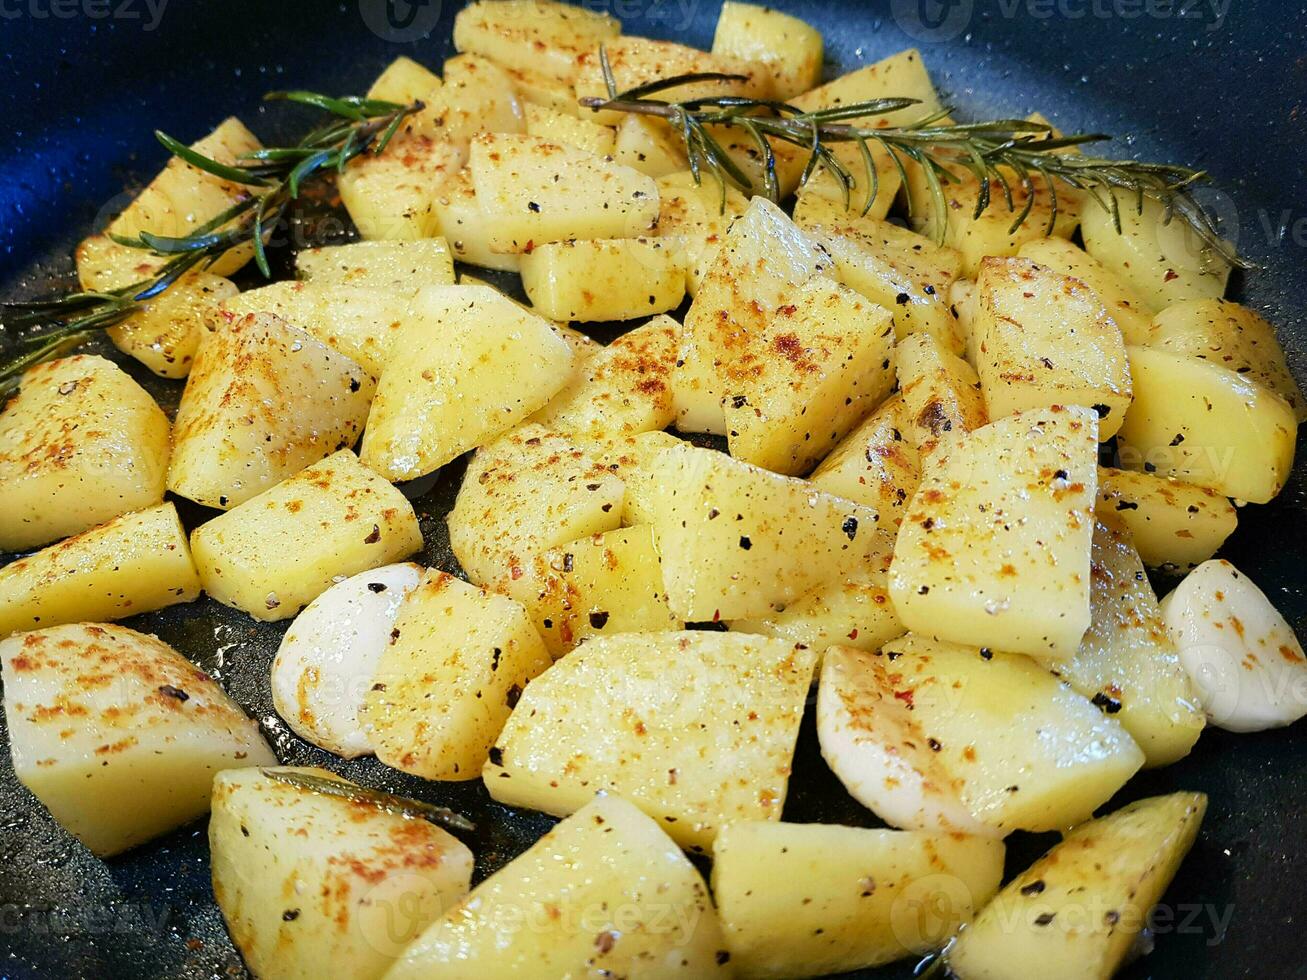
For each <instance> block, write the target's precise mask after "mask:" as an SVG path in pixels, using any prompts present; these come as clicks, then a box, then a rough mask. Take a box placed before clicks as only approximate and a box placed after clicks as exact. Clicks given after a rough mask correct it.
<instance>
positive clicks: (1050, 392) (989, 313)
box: [972, 258, 1131, 442]
mask: <svg viewBox="0 0 1307 980" xmlns="http://www.w3.org/2000/svg"><path fill="white" fill-rule="evenodd" d="M972 329H973V330H974V332H975V335H976V342H977V345H978V346H977V354H976V369H977V373H978V374H979V375H980V384H981V391H982V392H983V394H984V396H985V408H986V410H987V413H988V415H989V418H990V419H991V420H993V419H998V418H1002V417H1003V416H1005V415H1012V414H1014V413H1016V412H1023V411H1026V410H1027V409H1031V408H1041V407H1047V406H1051V405H1087V406H1090V407H1092V408H1093V409H1094V411H1096V412H1097V413H1098V439H1099V441H1100V442H1106V441H1107V440H1108V439H1110V438H1111V437H1112V436H1114V435H1116V431H1117V429H1119V428H1121V422H1122V420H1123V419H1124V418H1125V412H1126V409H1127V408H1129V407H1130V398H1131V394H1130V365H1129V362H1128V361H1127V360H1126V353H1125V342H1124V340H1122V338H1121V331H1120V329H1119V328H1118V327H1117V325H1116V322H1115V321H1114V320H1113V319H1112V317H1111V316H1110V315H1108V312H1107V307H1105V306H1104V305H1103V302H1102V300H1101V299H1100V298H1099V296H1098V294H1097V293H1096V292H1094V291H1093V290H1092V289H1090V288H1089V287H1088V286H1086V285H1085V284H1084V283H1082V282H1081V281H1080V280H1078V279H1072V278H1070V277H1069V276H1063V275H1060V274H1059V273H1056V272H1053V271H1052V270H1051V269H1046V268H1044V267H1043V266H1040V265H1036V264H1035V263H1034V262H1031V261H1030V260H1029V259H1018V258H1007V259H1000V258H987V259H985V260H984V261H983V262H981V264H980V275H979V276H978V277H977V279H976V307H975V319H974V321H973V324H972Z"/></svg>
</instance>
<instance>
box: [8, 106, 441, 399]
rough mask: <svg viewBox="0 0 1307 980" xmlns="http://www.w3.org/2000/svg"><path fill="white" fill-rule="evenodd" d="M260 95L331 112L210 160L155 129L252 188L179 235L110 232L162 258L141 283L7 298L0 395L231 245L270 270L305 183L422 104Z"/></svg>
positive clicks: (380, 146) (199, 164) (374, 148)
mask: <svg viewBox="0 0 1307 980" xmlns="http://www.w3.org/2000/svg"><path fill="white" fill-rule="evenodd" d="M265 98H266V99H268V100H279V101H286V102H295V103H298V104H300V105H306V106H311V107H314V108H317V109H321V110H323V111H325V112H328V113H330V114H331V115H332V116H333V117H335V118H333V119H331V120H329V121H328V122H327V123H325V124H324V125H322V126H319V127H318V128H317V129H314V130H313V131H312V132H310V133H309V134H308V135H307V136H305V137H304V138H303V139H302V140H300V142H298V143H297V144H295V145H294V146H288V147H270V148H267V149H262V150H256V151H255V152H253V153H251V154H249V155H248V156H246V157H243V158H241V159H240V160H239V161H238V162H237V163H235V164H234V165H233V164H225V163H221V162H219V161H217V160H214V159H211V158H210V157H207V156H205V155H203V154H202V153H197V152H196V151H195V150H192V149H191V148H190V147H189V146H187V145H186V144H184V143H181V142H179V141H178V140H176V139H173V138H172V137H171V136H169V135H168V134H166V133H162V132H156V133H155V136H156V137H157V138H158V140H159V142H160V143H162V144H163V145H164V147H165V148H167V149H168V151H169V152H171V153H172V154H173V155H174V156H177V157H180V158H181V159H182V160H184V161H185V162H186V163H188V164H190V165H191V166H193V167H196V168H198V169H200V170H203V171H206V172H208V173H211V174H213V175H215V176H217V177H221V178H222V179H223V180H227V181H231V182H233V183H238V184H241V185H244V186H247V187H249V188H250V190H251V194H250V196H249V197H247V198H245V199H243V200H241V201H239V202H237V203H236V204H234V205H232V207H230V208H228V209H227V210H225V211H223V212H222V213H220V214H217V215H215V216H214V217H213V218H211V219H210V220H209V221H207V222H205V223H204V224H202V225H200V226H199V227H198V228H196V229H195V230H194V231H192V232H191V233H190V234H188V235H184V236H181V237H169V236H165V235H156V234H152V233H151V232H148V231H143V232H141V233H140V234H139V235H138V236H136V237H134V238H128V237H123V236H121V235H110V238H112V239H113V241H115V242H117V243H118V244H120V245H125V246H128V247H131V248H139V249H142V250H145V251H148V252H150V253H152V254H153V255H155V256H158V257H160V258H162V259H164V260H165V261H163V262H162V263H161V264H160V265H159V267H158V269H157V270H156V271H155V272H154V273H153V274H152V275H150V276H148V277H147V278H145V279H142V280H141V281H140V282H135V283H132V284H130V285H127V286H123V287H120V288H118V289H112V290H107V291H104V292H73V293H68V294H66V295H63V296H56V297H54V298H51V299H44V300H36V301H31V302H21V303H7V304H5V305H4V307H3V308H0V325H3V326H4V327H5V329H6V330H12V331H22V332H23V333H24V336H23V337H21V338H20V339H18V340H16V341H14V342H13V343H11V345H10V348H11V349H10V350H9V351H7V352H6V353H5V354H4V355H0V398H4V397H7V396H8V395H9V394H11V393H12V392H13V391H14V390H15V389H16V388H17V386H18V382H19V379H20V378H21V376H22V374H23V372H24V371H26V370H27V369H28V368H29V367H31V366H32V365H34V364H39V363H41V362H42V361H46V360H50V359H51V358H54V357H59V356H61V355H62V354H64V353H67V352H68V351H69V350H72V349H73V348H75V347H77V346H78V345H79V344H81V343H82V342H84V341H85V340H87V339H88V338H89V337H91V336H92V335H93V334H95V333H96V332H97V331H99V330H103V329H105V328H107V327H112V326H115V325H117V324H119V323H121V322H122V321H123V320H125V319H127V318H128V317H129V316H131V315H132V314H133V313H135V312H136V311H137V310H139V309H140V308H141V306H142V304H144V303H146V302H147V301H149V300H151V299H153V298H154V297H156V296H158V295H159V294H160V293H162V292H163V291H164V290H166V289H168V288H169V287H170V286H172V285H173V284H174V283H175V282H177V280H178V279H180V278H182V277H183V276H184V275H186V274H187V273H188V272H190V271H191V270H193V269H198V268H205V267H208V266H210V265H212V264H213V263H214V262H215V261H217V259H219V258H220V257H221V256H222V255H224V254H225V253H226V252H227V251H228V250H229V249H232V248H234V247H236V246H239V245H243V244H246V243H249V244H251V245H252V247H253V250H254V261H255V264H256V265H257V266H258V268H259V271H260V272H262V273H263V275H264V276H269V277H270V276H271V275H272V270H271V268H270V266H269V263H268V256H267V251H266V239H267V236H268V234H269V232H270V231H271V230H272V228H273V227H274V226H275V225H276V224H277V223H278V222H279V221H281V220H282V218H283V217H284V216H285V214H286V211H287V209H288V208H289V207H290V205H291V202H293V201H294V200H295V199H296V198H298V197H299V196H300V194H301V193H302V192H303V189H304V186H305V184H307V183H309V182H311V181H314V180H317V179H320V178H329V177H331V176H333V175H334V174H337V173H339V172H340V171H341V170H343V169H344V167H345V165H346V164H347V163H349V161H350V160H352V159H354V158H355V157H357V156H359V155H360V154H362V153H367V152H371V153H380V152H382V150H384V149H385V148H386V145H387V144H388V143H389V142H390V140H391V139H392V138H393V137H394V135H395V133H396V132H398V130H399V127H400V126H401V125H402V124H403V122H404V120H405V119H406V118H407V117H409V116H410V115H412V114H413V113H415V112H419V111H421V109H422V108H423V106H422V103H420V102H416V103H413V104H412V105H399V104H398V103H394V102H383V101H380V100H377V99H363V98H358V97H355V96H347V97H344V98H332V97H330V96H326V95H321V94H319V93H317V92H302V91H296V92H272V93H269V94H268V95H267V96H265Z"/></svg>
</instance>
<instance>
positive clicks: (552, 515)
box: [447, 425, 625, 591]
mask: <svg viewBox="0 0 1307 980" xmlns="http://www.w3.org/2000/svg"><path fill="white" fill-rule="evenodd" d="M624 494H625V487H624V486H623V484H622V480H621V478H620V477H618V476H617V475H615V474H614V473H613V472H612V470H611V469H609V467H608V466H606V465H604V464H603V463H601V462H600V461H598V460H597V459H596V458H595V457H593V456H590V455H589V454H587V453H586V452H585V451H583V450H582V449H581V448H579V447H578V445H577V444H576V443H574V442H572V441H571V440H569V439H566V438H564V437H562V436H557V435H554V434H552V433H550V432H549V431H548V430H547V429H545V428H544V427H543V426H540V425H524V426H520V427H519V428H517V429H515V430H513V431H512V432H510V433H508V434H507V435H505V436H503V437H502V438H500V439H497V440H495V441H494V442H492V443H490V444H489V445H486V446H483V447H482V448H481V449H478V450H477V453H476V455H475V456H473V457H472V459H471V461H470V462H469V463H468V465H467V472H466V474H465V475H464V477H463V484H462V486H461V487H460V488H459V491H458V499H457V500H455V501H454V507H453V509H452V510H450V512H449V516H448V517H447V520H448V522H449V546H450V548H451V549H452V550H453V552H454V557H455V558H457V559H458V563H459V564H460V565H461V566H462V567H463V571H464V572H466V573H467V576H468V578H469V579H470V580H471V581H472V582H473V583H475V584H477V585H485V586H489V587H490V588H493V589H496V590H498V591H503V590H504V588H505V587H506V584H507V583H509V582H511V581H512V580H513V579H515V578H521V577H522V576H523V575H524V574H525V571H526V568H527V567H528V564H529V563H530V561H531V560H532V558H533V557H534V556H536V555H538V554H540V553H541V552H543V551H545V550H546V549H548V548H553V547H555V546H556V545H561V544H564V543H566V542H568V541H574V540H576V539H577V538H580V537H584V536H585V535H588V534H602V533H603V532H605V531H611V530H614V529H615V528H618V527H620V526H621V523H622V500H623V496H624Z"/></svg>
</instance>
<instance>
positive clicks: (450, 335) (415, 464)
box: [359, 286, 572, 480]
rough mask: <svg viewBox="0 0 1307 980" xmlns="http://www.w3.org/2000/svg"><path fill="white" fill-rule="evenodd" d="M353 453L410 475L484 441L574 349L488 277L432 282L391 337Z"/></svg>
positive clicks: (567, 362) (549, 391)
mask: <svg viewBox="0 0 1307 980" xmlns="http://www.w3.org/2000/svg"><path fill="white" fill-rule="evenodd" d="M395 344H396V349H399V350H403V351H404V356H403V357H399V358H392V359H391V360H390V361H389V362H388V363H387V365H386V368H385V370H383V371H382V373H381V380H380V382H379V383H378V385H377V396H376V398H375V399H374V400H373V402H372V410H371V412H370V413H369V415H368V424H367V430H366V432H365V433H364V435H363V445H362V448H361V449H360V451H359V455H360V457H361V458H362V460H363V462H364V463H366V464H367V465H368V466H370V467H372V468H373V469H375V470H376V471H377V472H378V473H380V474H382V475H383V476H385V477H386V478H387V479H389V480H411V479H415V478H416V477H419V476H424V475H425V474H427V473H430V472H432V471H433V470H437V469H439V468H440V467H441V466H444V465H445V464H446V463H448V462H450V461H451V460H453V459H455V458H457V457H458V456H460V455H462V454H463V453H465V452H467V451H468V450H469V449H473V448H475V447H477V446H480V445H484V444H485V443H487V442H489V441H490V440H492V439H494V438H495V437H496V436H498V435H500V434H502V433H504V432H506V431H507V430H508V429H510V428H512V426H513V425H515V424H516V423H518V422H520V421H522V420H523V419H525V418H526V417H527V416H528V415H530V414H531V413H532V412H534V411H535V410H536V409H538V408H540V407H541V406H543V405H544V404H545V403H546V402H547V401H548V400H549V398H550V397H551V396H552V395H553V394H554V393H555V392H557V391H558V390H559V389H560V388H561V387H562V386H563V384H564V383H565V382H566V381H567V377H568V373H569V371H570V369H571V366H572V352H571V350H570V349H569V348H568V345H567V344H566V343H565V342H564V341H563V340H561V339H560V338H559V337H558V335H557V333H555V332H554V330H553V329H552V328H551V327H550V325H549V324H548V323H547V322H546V321H545V320H543V319H541V318H540V317H538V316H536V315H535V314H533V313H530V312H528V311H527V310H525V309H523V308H522V307H521V306H519V305H517V304H516V303H514V302H513V301H512V300H510V299H508V298H507V297H506V296H504V295H503V294H502V293H499V292H497V291H495V290H493V289H490V288H489V287H486V286H431V287H429V288H427V289H424V290H422V292H421V293H419V294H418V295H417V296H416V297H415V298H414V299H413V303H412V306H411V307H410V320H409V322H408V324H407V325H406V326H405V327H404V328H403V329H402V330H401V331H400V334H399V336H398V337H396V338H395Z"/></svg>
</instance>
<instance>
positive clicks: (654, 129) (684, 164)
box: [582, 110, 738, 220]
mask: <svg viewBox="0 0 1307 980" xmlns="http://www.w3.org/2000/svg"><path fill="white" fill-rule="evenodd" d="M582 111H588V110H582ZM613 159H614V160H616V161H617V162H618V163H620V164H622V165H623V166H625V167H630V168H632V169H633V170H638V171H640V173H642V174H647V175H648V176H650V177H653V178H654V179H655V180H656V179H658V178H659V177H666V176H668V175H669V174H674V173H679V172H680V171H683V170H686V169H687V168H688V167H689V165H690V163H689V160H688V159H687V158H686V156H685V150H684V149H683V148H682V145H681V144H680V143H679V142H678V141H677V140H676V138H675V137H674V136H673V135H672V133H671V130H670V129H669V128H668V127H667V126H666V125H665V124H663V123H661V121H660V120H656V119H649V118H646V117H644V116H636V115H630V116H627V117H626V118H625V119H623V120H622V122H621V125H619V126H618V127H617V136H616V139H615V140H614V142H613ZM737 193H738V192H737ZM660 220H661V219H660Z"/></svg>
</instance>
